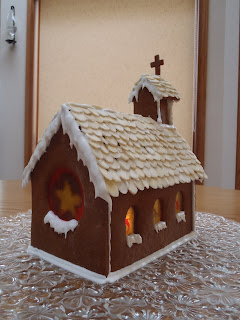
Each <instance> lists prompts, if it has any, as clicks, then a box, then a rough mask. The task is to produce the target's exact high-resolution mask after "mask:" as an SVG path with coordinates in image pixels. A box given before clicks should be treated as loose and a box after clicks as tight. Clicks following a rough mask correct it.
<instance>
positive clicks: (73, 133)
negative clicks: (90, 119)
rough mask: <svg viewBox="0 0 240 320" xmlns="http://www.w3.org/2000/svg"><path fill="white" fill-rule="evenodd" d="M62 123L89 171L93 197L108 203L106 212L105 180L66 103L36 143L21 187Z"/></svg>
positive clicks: (107, 193) (109, 210)
mask: <svg viewBox="0 0 240 320" xmlns="http://www.w3.org/2000/svg"><path fill="white" fill-rule="evenodd" d="M61 124H62V127H63V133H64V134H65V133H67V134H68V136H69V139H70V146H71V147H72V146H74V147H75V148H76V150H77V156H78V160H80V159H81V160H82V162H83V164H84V165H85V166H87V168H88V171H89V179H90V181H91V182H92V183H93V185H94V189H95V198H97V197H100V198H102V199H103V200H105V201H106V202H107V203H108V212H109V213H110V212H111V211H112V199H111V197H110V195H109V192H108V191H107V187H106V184H105V181H104V179H103V177H102V175H101V173H100V171H99V169H98V165H97V160H96V158H95V156H94V154H93V152H92V150H91V147H90V146H89V144H88V142H87V139H86V138H85V136H84V135H83V134H82V132H81V131H80V130H79V127H78V123H77V122H76V121H75V119H74V117H73V115H72V114H71V112H70V111H69V108H68V105H67V104H66V105H62V109H61V111H59V112H58V114H57V116H56V117H55V118H54V120H53V121H52V122H51V123H50V124H49V126H48V128H47V130H46V131H45V133H44V135H43V137H42V139H41V141H40V142H39V143H38V145H37V147H36V149H35V151H34V153H33V155H32V156H31V159H30V161H29V163H28V165H27V166H26V168H25V169H24V172H23V180H22V185H23V187H24V186H26V185H27V183H28V181H29V178H30V174H31V172H32V170H33V169H34V167H35V165H36V163H37V161H38V160H39V159H40V158H41V156H42V155H43V153H44V152H45V151H46V149H47V147H48V145H49V143H50V141H51V139H52V137H53V136H54V134H56V133H57V131H58V129H59V128H60V125H61Z"/></svg>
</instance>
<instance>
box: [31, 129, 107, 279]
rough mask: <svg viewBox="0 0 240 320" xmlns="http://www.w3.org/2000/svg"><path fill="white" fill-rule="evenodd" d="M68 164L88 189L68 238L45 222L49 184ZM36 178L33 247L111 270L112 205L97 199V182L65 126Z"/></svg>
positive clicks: (104, 271)
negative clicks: (60, 169) (90, 176)
mask: <svg viewBox="0 0 240 320" xmlns="http://www.w3.org/2000/svg"><path fill="white" fill-rule="evenodd" d="M60 167H67V168H69V169H70V170H72V171H73V172H75V173H76V174H77V176H78V177H79V179H80V181H81V184H82V187H83V192H84V211H83V215H82V217H81V219H80V220H79V223H78V226H77V227H76V229H75V230H74V231H73V232H72V231H69V232H68V235H67V238H66V239H65V235H64V234H61V235H60V234H58V233H56V232H54V230H53V229H52V228H51V227H50V225H49V224H44V221H43V220H44V217H45V215H46V214H47V212H48V211H49V210H50V208H49V203H48V185H49V181H50V177H51V175H52V173H53V171H54V170H56V169H57V168H60ZM31 180H32V234H31V244H32V246H33V247H36V248H38V249H41V250H44V251H46V252H48V253H50V254H53V255H55V256H57V257H59V258H62V259H65V260H67V261H70V262H72V263H74V264H77V265H79V266H81V267H84V268H86V269H88V270H91V271H94V272H96V273H99V274H103V275H106V276H107V275H108V273H109V230H108V226H109V220H108V219H109V218H108V205H107V203H106V202H105V201H104V200H103V199H101V198H96V199H95V195H94V194H95V193H94V186H93V184H92V183H91V182H90V181H89V174H88V169H87V167H85V166H84V165H83V163H82V161H81V160H80V161H77V152H76V149H75V148H74V147H73V148H72V149H71V148H70V145H69V138H68V136H67V135H63V132H62V128H60V129H59V131H58V132H57V133H56V135H55V136H54V137H53V138H52V140H51V142H50V145H49V147H48V148H47V150H46V152H45V153H44V154H43V156H42V157H41V159H40V160H39V161H38V162H37V164H36V166H35V169H34V170H33V172H32V175H31Z"/></svg>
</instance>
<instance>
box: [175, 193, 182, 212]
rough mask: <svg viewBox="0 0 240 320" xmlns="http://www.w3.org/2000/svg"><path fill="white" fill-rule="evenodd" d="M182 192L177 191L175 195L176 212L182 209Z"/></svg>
mask: <svg viewBox="0 0 240 320" xmlns="http://www.w3.org/2000/svg"><path fill="white" fill-rule="evenodd" d="M183 210H184V208H183V194H182V192H181V191H178V193H177V195H176V213H178V212H180V211H183Z"/></svg>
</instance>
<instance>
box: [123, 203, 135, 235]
mask: <svg viewBox="0 0 240 320" xmlns="http://www.w3.org/2000/svg"><path fill="white" fill-rule="evenodd" d="M125 225H126V235H127V236H128V235H130V234H133V233H134V210H133V208H132V207H130V208H129V209H128V212H127V215H126V218H125Z"/></svg>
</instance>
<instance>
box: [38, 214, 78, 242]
mask: <svg viewBox="0 0 240 320" xmlns="http://www.w3.org/2000/svg"><path fill="white" fill-rule="evenodd" d="M44 223H45V224H47V223H49V224H50V227H51V228H53V230H54V231H55V232H57V233H58V234H63V233H64V234H65V239H66V238H67V233H68V231H73V230H74V229H76V227H77V225H78V222H77V220H75V219H72V220H69V221H64V220H62V219H60V218H59V217H58V216H57V215H56V214H55V213H54V212H53V211H49V212H48V213H47V214H46V216H45V217H44Z"/></svg>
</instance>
